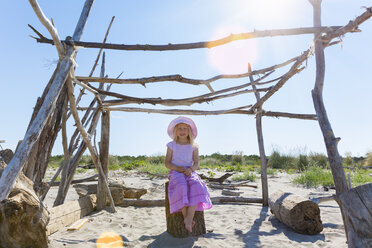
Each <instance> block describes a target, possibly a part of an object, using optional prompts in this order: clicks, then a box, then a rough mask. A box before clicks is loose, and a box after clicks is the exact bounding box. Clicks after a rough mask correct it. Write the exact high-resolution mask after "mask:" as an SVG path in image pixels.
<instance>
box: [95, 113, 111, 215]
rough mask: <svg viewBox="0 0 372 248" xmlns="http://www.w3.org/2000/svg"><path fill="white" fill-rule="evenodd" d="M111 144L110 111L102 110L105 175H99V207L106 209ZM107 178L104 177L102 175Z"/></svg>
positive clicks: (102, 144) (102, 160) (102, 148)
mask: <svg viewBox="0 0 372 248" xmlns="http://www.w3.org/2000/svg"><path fill="white" fill-rule="evenodd" d="M109 145H110V112H109V111H102V117H101V142H100V146H99V148H100V159H101V165H102V170H103V173H104V175H100V174H99V176H98V188H97V209H98V210H101V209H104V208H105V206H106V201H107V200H106V199H107V197H106V196H107V192H106V188H105V184H104V180H108V161H109ZM103 176H104V177H105V178H102V177H103Z"/></svg>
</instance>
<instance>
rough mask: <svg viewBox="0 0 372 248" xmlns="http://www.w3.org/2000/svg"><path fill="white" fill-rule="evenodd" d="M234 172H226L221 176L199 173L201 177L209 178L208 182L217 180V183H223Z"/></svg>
mask: <svg viewBox="0 0 372 248" xmlns="http://www.w3.org/2000/svg"><path fill="white" fill-rule="evenodd" d="M232 175H233V174H232V173H226V174H225V175H223V176H220V177H218V178H213V177H207V176H205V175H204V174H199V176H200V178H201V179H204V180H207V181H208V182H217V183H220V184H221V183H223V181H225V180H226V179H227V178H229V177H231V176H232Z"/></svg>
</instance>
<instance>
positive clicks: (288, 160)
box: [267, 151, 294, 169]
mask: <svg viewBox="0 0 372 248" xmlns="http://www.w3.org/2000/svg"><path fill="white" fill-rule="evenodd" d="M293 162H294V157H291V156H286V155H281V154H280V153H279V152H278V151H273V153H272V154H271V155H270V158H269V162H268V163H267V165H268V166H269V167H271V168H274V169H289V168H293V166H294V163H293Z"/></svg>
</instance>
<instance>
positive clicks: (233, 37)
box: [36, 26, 340, 51]
mask: <svg viewBox="0 0 372 248" xmlns="http://www.w3.org/2000/svg"><path fill="white" fill-rule="evenodd" d="M338 28H340V26H329V27H319V28H314V27H306V28H293V29H273V30H255V31H253V32H248V33H240V34H230V35H229V36H226V37H224V38H222V39H218V40H213V41H203V42H194V43H183V44H171V43H168V45H149V44H145V45H140V44H137V45H125V44H110V43H106V44H102V43H99V42H73V43H72V42H70V41H69V40H64V41H62V42H63V43H65V44H67V45H75V46H80V47H86V48H101V47H103V48H105V49H114V50H127V51H138V50H143V51H174V50H184V49H198V48H213V47H217V46H222V45H225V44H227V43H230V42H233V41H237V40H247V39H254V38H261V37H268V36H269V37H272V36H286V35H301V34H314V33H318V32H330V31H334V30H337V29H338ZM36 41H37V42H39V43H48V44H53V41H52V40H50V39H45V38H42V37H40V38H36Z"/></svg>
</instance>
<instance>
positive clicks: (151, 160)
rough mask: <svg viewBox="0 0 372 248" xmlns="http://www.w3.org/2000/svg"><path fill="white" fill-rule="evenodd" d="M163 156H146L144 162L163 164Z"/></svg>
mask: <svg viewBox="0 0 372 248" xmlns="http://www.w3.org/2000/svg"><path fill="white" fill-rule="evenodd" d="M164 161H165V156H151V157H147V158H146V163H150V164H164Z"/></svg>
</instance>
